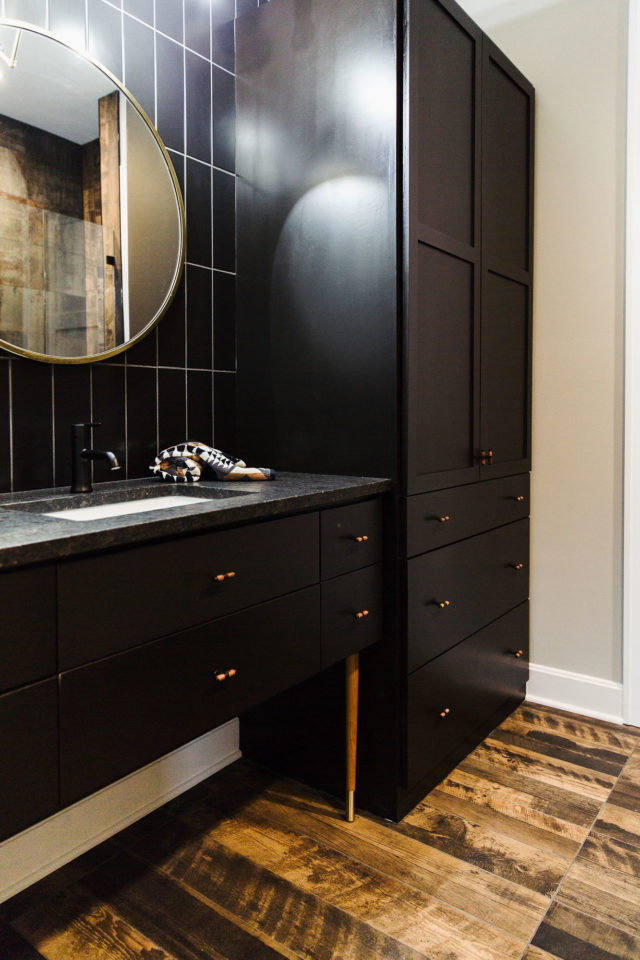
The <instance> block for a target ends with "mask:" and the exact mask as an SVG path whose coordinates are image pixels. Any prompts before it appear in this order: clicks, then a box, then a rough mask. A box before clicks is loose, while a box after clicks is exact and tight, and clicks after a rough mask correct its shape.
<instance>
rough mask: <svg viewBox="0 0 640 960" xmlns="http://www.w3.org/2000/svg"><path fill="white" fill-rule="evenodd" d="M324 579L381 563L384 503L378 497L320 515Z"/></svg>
mask: <svg viewBox="0 0 640 960" xmlns="http://www.w3.org/2000/svg"><path fill="white" fill-rule="evenodd" d="M320 544H321V571H322V579H323V580H326V579H327V578H329V577H338V576H340V574H341V573H348V572H349V571H350V570H358V569H359V568H360V567H367V566H369V565H370V564H372V563H378V561H379V560H381V559H382V503H381V500H380V498H379V497H377V498H376V499H375V500H365V501H363V502H362V503H353V504H350V505H349V506H346V507H332V508H331V509H330V510H323V511H322V513H321V514H320Z"/></svg>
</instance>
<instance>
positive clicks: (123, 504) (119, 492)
mask: <svg viewBox="0 0 640 960" xmlns="http://www.w3.org/2000/svg"><path fill="white" fill-rule="evenodd" d="M252 494H253V495H255V491H253V490H238V489H237V488H236V487H233V488H231V489H224V488H222V487H220V486H213V485H211V486H205V485H204V484H202V485H200V484H198V486H197V487H196V486H194V485H191V484H190V485H189V492H188V493H187V492H186V491H185V492H184V493H182V490H180V492H178V491H176V488H175V486H174V485H173V484H172V485H171V486H168V485H167V486H163V485H158V483H157V481H153V480H151V481H145V482H142V483H134V484H129V483H127V482H125V483H123V484H118V485H117V486H116V487H115V489H114V488H109V487H108V486H107V485H105V487H104V488H102V489H99V488H97V489H94V490H93V491H92V492H91V493H80V494H70V493H60V494H56V495H53V496H49V497H46V498H35V499H33V500H26V499H25V500H23V501H19V502H17V503H15V502H13V503H0V507H1V508H2V509H3V510H18V511H20V512H25V513H37V514H39V515H40V516H43V517H53V518H55V519H56V520H74V521H76V522H77V521H83V520H104V519H108V518H109V517H121V516H126V515H127V514H137V513H147V512H149V511H152V510H168V509H174V508H176V507H184V508H188V507H192V506H193V505H194V504H196V503H202V501H203V500H205V501H210V502H214V503H215V502H216V501H221V500H223V501H225V502H227V501H229V500H233V499H237V498H239V497H246V496H251V495H252Z"/></svg>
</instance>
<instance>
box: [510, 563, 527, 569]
mask: <svg viewBox="0 0 640 960" xmlns="http://www.w3.org/2000/svg"><path fill="white" fill-rule="evenodd" d="M511 566H512V567H513V569H514V570H524V563H512V564H511Z"/></svg>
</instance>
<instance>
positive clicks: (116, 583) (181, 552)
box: [58, 513, 319, 670]
mask: <svg viewBox="0 0 640 960" xmlns="http://www.w3.org/2000/svg"><path fill="white" fill-rule="evenodd" d="M318 555H319V547H318V514H317V513H309V514H302V515H301V516H296V517H286V518H283V519H280V520H269V521H266V522H264V523H255V524H252V525H250V526H245V527H237V528H234V529H231V530H219V531H215V532H213V533H207V534H200V535H198V536H190V537H188V538H186V539H182V540H171V541H166V542H164V543H158V544H153V545H151V546H144V547H135V548H133V549H131V550H120V551H118V552H117V553H115V552H114V553H111V554H103V555H101V556H96V557H90V558H85V559H83V560H77V561H71V562H69V563H65V564H60V565H59V571H58V591H59V592H58V598H59V601H58V602H59V636H60V669H61V670H67V669H69V668H71V667H74V666H77V665H79V664H81V663H87V662H89V661H91V660H96V659H97V658H98V657H104V656H108V655H109V654H111V653H117V652H118V651H120V650H125V649H127V648H129V647H132V646H135V645H137V644H140V643H143V642H144V641H146V640H154V639H156V638H158V637H162V636H167V635H168V634H171V633H175V632H176V631H177V630H184V629H186V628H187V627H191V626H195V625H196V624H198V623H205V622H206V621H207V620H212V619H214V618H216V617H221V616H224V615H225V614H228V613H231V612H233V611H235V610H241V609H243V608H244V607H246V606H249V605H250V604H254V603H260V602H262V601H263V600H268V599H270V598H271V597H277V596H280V595H282V594H285V593H289V592H290V591H292V590H298V589H300V588H302V587H306V586H308V585H309V584H312V583H316V582H317V581H318V569H319V556H318ZM229 573H232V574H233V576H229ZM217 576H221V577H223V579H222V580H217V579H216V577H217Z"/></svg>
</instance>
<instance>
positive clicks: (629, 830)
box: [593, 803, 640, 847]
mask: <svg viewBox="0 0 640 960" xmlns="http://www.w3.org/2000/svg"><path fill="white" fill-rule="evenodd" d="M593 835H594V836H597V837H602V838H606V839H609V840H619V841H620V842H621V843H626V844H629V845H630V846H633V847H640V809H638V810H627V809H626V808H625V807H618V806H616V804H614V803H606V804H605V805H604V807H603V808H602V810H601V812H600V816H599V817H598V819H597V820H596V822H595V824H594V826H593Z"/></svg>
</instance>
